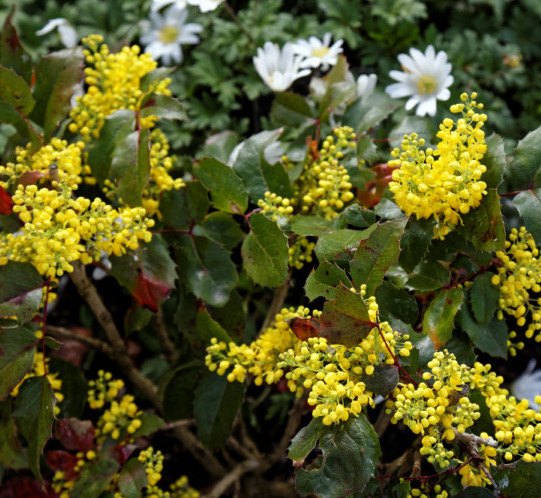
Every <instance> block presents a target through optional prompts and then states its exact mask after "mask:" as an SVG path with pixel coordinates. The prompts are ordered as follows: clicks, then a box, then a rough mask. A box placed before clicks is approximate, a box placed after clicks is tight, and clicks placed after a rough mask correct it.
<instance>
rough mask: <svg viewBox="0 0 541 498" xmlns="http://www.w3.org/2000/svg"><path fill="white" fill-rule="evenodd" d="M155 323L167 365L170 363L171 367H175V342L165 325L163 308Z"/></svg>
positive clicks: (158, 313) (159, 310)
mask: <svg viewBox="0 0 541 498" xmlns="http://www.w3.org/2000/svg"><path fill="white" fill-rule="evenodd" d="M155 323H156V335H157V336H158V341H160V345H161V347H162V349H163V352H164V353H165V359H166V360H167V363H169V365H173V364H174V363H175V360H176V358H177V352H176V349H175V345H174V344H173V341H171V339H170V338H169V334H168V333H167V327H166V325H165V320H164V318H163V311H162V309H161V308H159V309H158V312H157V313H156V316H155Z"/></svg>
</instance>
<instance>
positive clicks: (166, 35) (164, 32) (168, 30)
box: [158, 26, 178, 44]
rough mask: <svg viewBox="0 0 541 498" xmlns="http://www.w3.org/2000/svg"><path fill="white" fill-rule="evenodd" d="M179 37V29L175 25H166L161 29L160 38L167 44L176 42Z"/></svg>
mask: <svg viewBox="0 0 541 498" xmlns="http://www.w3.org/2000/svg"><path fill="white" fill-rule="evenodd" d="M177 37H178V29H177V28H175V27H174V26H164V27H163V28H162V29H160V32H159V33H158V38H159V39H160V41H161V42H163V43H165V44H167V43H174V42H175V40H176V39H177Z"/></svg>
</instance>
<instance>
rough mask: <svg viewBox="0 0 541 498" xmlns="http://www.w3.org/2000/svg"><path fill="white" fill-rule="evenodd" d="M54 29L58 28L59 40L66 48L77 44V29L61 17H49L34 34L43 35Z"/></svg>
mask: <svg viewBox="0 0 541 498" xmlns="http://www.w3.org/2000/svg"><path fill="white" fill-rule="evenodd" d="M55 29H57V30H58V35H59V36H60V41H61V42H62V44H63V45H64V46H65V47H66V48H73V47H75V46H76V45H77V43H78V41H79V37H78V36H77V31H75V28H74V27H73V26H72V25H71V24H70V23H69V21H68V20H67V19H64V18H63V17H56V18H55V19H51V20H50V21H49V22H48V23H47V24H46V25H45V26H43V28H41V29H40V30H39V31H36V35H38V36H43V35H46V34H47V33H50V32H51V31H54V30H55Z"/></svg>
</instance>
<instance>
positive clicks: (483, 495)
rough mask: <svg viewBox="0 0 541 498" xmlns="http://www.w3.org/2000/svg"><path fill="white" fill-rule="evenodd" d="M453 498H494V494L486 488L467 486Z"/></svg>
mask: <svg viewBox="0 0 541 498" xmlns="http://www.w3.org/2000/svg"><path fill="white" fill-rule="evenodd" d="M453 496H454V498H494V493H493V492H492V491H490V490H489V489H487V488H479V487H477V486H469V487H467V488H466V489H463V490H462V491H461V492H460V493H457V494H454V495H453Z"/></svg>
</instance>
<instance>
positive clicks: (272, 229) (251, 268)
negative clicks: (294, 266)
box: [241, 213, 289, 287]
mask: <svg viewBox="0 0 541 498" xmlns="http://www.w3.org/2000/svg"><path fill="white" fill-rule="evenodd" d="M241 252H242V261H243V264H244V268H245V270H246V272H247V273H248V275H249V276H250V277H251V279H252V280H253V281H254V282H255V283H256V284H259V285H264V286H266V287H279V286H281V285H284V284H285V283H286V280H287V262H288V258H289V252H288V247H287V238H286V236H285V235H284V233H283V232H282V231H281V230H280V229H279V228H278V226H277V225H276V223H275V222H273V221H271V220H269V219H268V218H267V217H265V216H264V215H263V214H261V213H255V214H253V215H252V216H251V217H250V233H249V234H248V235H247V236H246V238H245V239H244V242H243V243H242V248H241Z"/></svg>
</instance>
